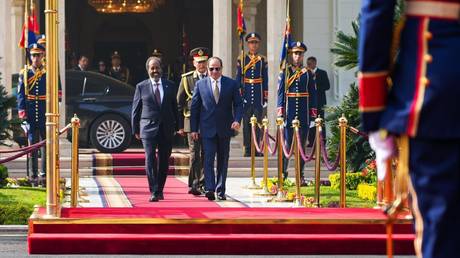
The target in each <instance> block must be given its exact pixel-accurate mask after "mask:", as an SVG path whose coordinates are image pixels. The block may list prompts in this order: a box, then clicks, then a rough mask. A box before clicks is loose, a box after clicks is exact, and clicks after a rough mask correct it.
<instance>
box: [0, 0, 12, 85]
mask: <svg viewBox="0 0 460 258" xmlns="http://www.w3.org/2000/svg"><path fill="white" fill-rule="evenodd" d="M0 17H5V19H4V20H3V23H0V37H1V38H2V40H1V41H0V73H1V75H0V77H1V80H0V84H1V85H3V87H5V89H6V91H7V92H8V93H9V94H11V93H12V91H11V73H12V71H11V59H12V55H11V45H12V44H11V42H12V40H11V19H10V17H11V1H2V2H1V3H0Z"/></svg>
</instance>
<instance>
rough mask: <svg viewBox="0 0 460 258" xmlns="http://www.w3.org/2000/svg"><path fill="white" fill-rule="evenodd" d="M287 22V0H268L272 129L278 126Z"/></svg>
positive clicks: (269, 89)
mask: <svg viewBox="0 0 460 258" xmlns="http://www.w3.org/2000/svg"><path fill="white" fill-rule="evenodd" d="M285 24H286V0H267V59H268V71H269V73H268V74H269V77H268V81H269V85H268V110H267V116H268V119H269V121H270V130H271V131H272V132H274V130H275V128H276V123H275V121H276V111H277V108H276V103H277V95H278V91H277V89H278V73H279V66H280V59H279V58H280V53H281V45H282V44H283V35H284V27H285Z"/></svg>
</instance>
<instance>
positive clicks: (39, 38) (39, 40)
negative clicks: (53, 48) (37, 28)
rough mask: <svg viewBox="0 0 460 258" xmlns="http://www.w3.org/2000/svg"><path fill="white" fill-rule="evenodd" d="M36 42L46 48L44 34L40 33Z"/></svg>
mask: <svg viewBox="0 0 460 258" xmlns="http://www.w3.org/2000/svg"><path fill="white" fill-rule="evenodd" d="M37 43H38V44H40V45H41V46H43V47H44V48H46V38H45V34H41V35H39V36H38V37H37Z"/></svg>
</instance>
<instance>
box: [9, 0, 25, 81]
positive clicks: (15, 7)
mask: <svg viewBox="0 0 460 258" xmlns="http://www.w3.org/2000/svg"><path fill="white" fill-rule="evenodd" d="M10 14H11V15H10V19H11V24H10V25H11V26H10V32H11V37H10V42H9V43H10V49H9V51H11V55H10V57H11V62H9V64H10V67H11V71H12V73H16V72H19V71H20V70H21V69H22V68H24V64H25V60H24V58H25V57H24V49H22V48H19V47H18V43H19V40H20V39H21V32H22V26H23V24H24V0H12V1H11V13H10Z"/></svg>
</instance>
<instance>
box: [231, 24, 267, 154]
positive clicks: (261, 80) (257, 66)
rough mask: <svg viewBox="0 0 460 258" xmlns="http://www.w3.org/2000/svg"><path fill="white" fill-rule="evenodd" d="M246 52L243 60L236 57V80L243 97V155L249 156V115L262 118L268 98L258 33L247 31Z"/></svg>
mask: <svg viewBox="0 0 460 258" xmlns="http://www.w3.org/2000/svg"><path fill="white" fill-rule="evenodd" d="M245 40H246V42H247V43H248V49H249V51H248V53H247V54H246V55H245V56H244V58H243V60H242V58H241V56H240V57H238V61H237V74H236V79H235V80H236V81H237V82H239V83H240V84H241V93H242V97H243V110H244V111H243V112H244V113H243V124H244V126H243V139H244V156H245V157H249V156H251V153H250V151H251V125H250V121H251V117H252V116H253V115H255V116H256V117H257V121H259V122H260V121H261V120H262V115H263V109H264V108H265V107H266V106H267V98H268V74H267V70H268V65H267V58H266V57H264V56H262V55H259V54H258V52H257V51H258V50H259V43H260V40H261V38H260V36H259V34H257V33H255V32H253V33H249V34H248V35H247V36H246V38H245ZM259 131H260V130H259V129H258V128H257V130H256V132H257V139H258V140H259V138H260V132H259Z"/></svg>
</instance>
